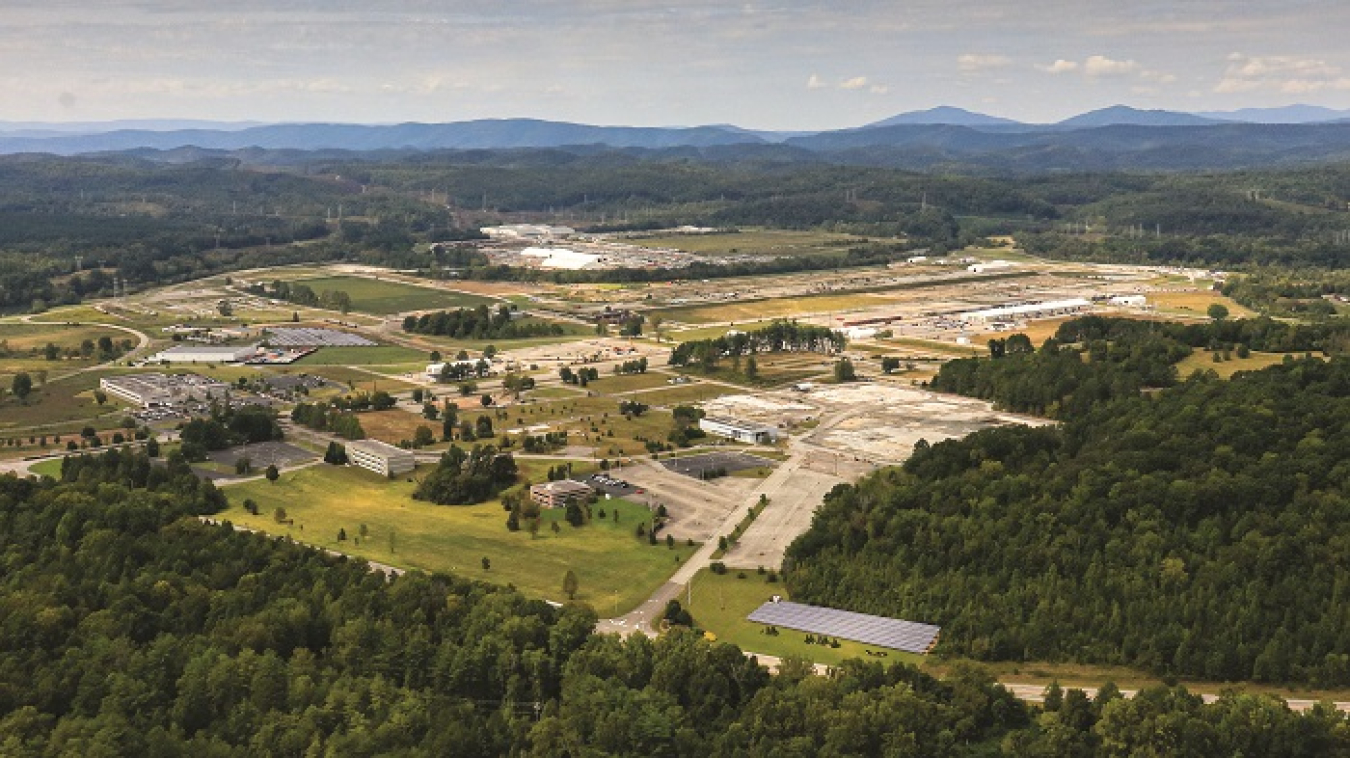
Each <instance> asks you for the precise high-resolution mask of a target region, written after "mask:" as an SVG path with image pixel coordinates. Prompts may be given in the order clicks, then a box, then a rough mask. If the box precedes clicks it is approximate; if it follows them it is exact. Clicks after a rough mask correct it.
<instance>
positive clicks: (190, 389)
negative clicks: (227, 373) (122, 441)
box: [98, 374, 230, 408]
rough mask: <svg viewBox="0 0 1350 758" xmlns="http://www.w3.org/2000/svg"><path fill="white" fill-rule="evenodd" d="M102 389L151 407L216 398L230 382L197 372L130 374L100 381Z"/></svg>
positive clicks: (221, 394) (226, 391)
mask: <svg viewBox="0 0 1350 758" xmlns="http://www.w3.org/2000/svg"><path fill="white" fill-rule="evenodd" d="M98 386H99V389H101V390H103V391H104V392H106V393H108V394H109V395H112V396H113V397H115V398H118V399H120V400H125V401H127V402H128V403H132V404H135V405H139V406H143V407H146V408H148V407H150V406H156V405H169V404H172V403H177V402H182V401H185V400H187V399H188V398H193V399H196V400H214V399H219V398H223V397H225V396H226V395H227V394H228V393H229V390H230V387H229V385H228V384H225V383H224V382H218V381H216V380H215V379H208V378H207V377H204V376H198V375H196V374H172V375H167V376H166V375H164V374H128V375H126V376H108V377H104V378H102V379H100V380H99V381H98Z"/></svg>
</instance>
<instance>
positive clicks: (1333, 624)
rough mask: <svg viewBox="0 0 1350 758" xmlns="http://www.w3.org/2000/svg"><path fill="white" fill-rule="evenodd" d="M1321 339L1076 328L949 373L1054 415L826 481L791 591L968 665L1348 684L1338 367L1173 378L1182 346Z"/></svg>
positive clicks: (1345, 386) (1285, 331)
mask: <svg viewBox="0 0 1350 758" xmlns="http://www.w3.org/2000/svg"><path fill="white" fill-rule="evenodd" d="M1340 328H1341V329H1342V330H1343V329H1344V328H1345V327H1344V325H1343V324H1342V325H1341V326H1340ZM1331 333H1332V330H1331V329H1330V328H1312V327H1296V326H1290V325H1288V324H1284V323H1281V322H1273V321H1269V320H1264V319H1263V320H1259V321H1253V322H1231V323H1216V324H1208V325H1190V326H1181V325H1165V324H1150V323H1147V322H1129V321H1124V320H1111V319H1099V318H1089V319H1081V320H1078V321H1075V322H1070V323H1068V324H1066V325H1065V326H1064V328H1063V329H1061V333H1060V335H1059V338H1058V339H1053V340H1049V341H1047V343H1046V344H1045V345H1043V346H1042V347H1041V348H1040V349H1039V350H1036V351H1028V350H1017V351H1009V352H1006V353H1004V355H1003V357H1002V358H999V359H984V360H978V361H977V360H967V361H954V362H952V363H949V364H947V366H945V367H944V368H943V369H942V371H941V373H940V374H939V375H938V377H937V378H936V379H935V380H934V386H935V387H937V388H940V389H946V390H949V391H956V392H963V393H966V394H972V395H976V396H980V397H986V398H989V399H992V400H995V401H996V402H997V403H999V404H1000V405H1002V406H1003V407H1005V408H1009V409H1014V410H1023V411H1031V412H1036V413H1044V414H1047V415H1051V416H1055V417H1057V418H1060V419H1062V420H1063V423H1062V425H1060V426H1054V427H1041V428H1030V427H1020V426H1014V427H1005V428H998V429H992V430H988V431H983V432H979V433H976V434H973V435H970V436H969V437H967V438H965V439H962V440H952V441H947V442H942V443H939V444H936V445H932V446H929V445H927V444H926V443H921V444H920V445H919V446H917V447H916V449H915V452H914V455H913V457H912V458H911V459H910V460H909V461H907V462H906V464H905V465H904V466H903V468H897V469H890V470H885V471H882V472H880V473H877V474H875V475H873V476H871V477H868V478H867V479H865V480H863V481H861V482H859V483H858V484H857V485H856V486H841V487H839V488H837V489H836V490H835V491H834V492H832V493H831V494H830V496H829V497H828V498H827V499H826V502H825V505H824V506H823V507H822V509H821V510H820V511H819V512H818V514H817V516H816V518H815V520H814V522H813V525H812V528H811V530H810V531H809V532H808V533H807V534H805V535H804V536H803V537H801V538H800V539H799V540H798V541H797V542H796V543H795V544H794V545H793V546H792V547H791V549H790V550H789V554H788V565H787V567H786V568H787V570H786V571H785V576H786V578H787V581H788V586H789V587H790V588H791V589H792V592H793V596H794V597H795V598H801V599H804V600H806V601H808V602H818V603H823V604H827V605H832V606H837V607H845V608H852V609H856V610H864V611H871V612H877V613H884V614H887V615H895V616H900V617H904V618H914V619H918V620H923V621H928V622H932V623H937V624H941V625H942V626H943V646H944V648H945V649H947V650H949V651H953V652H957V653H962V654H967V655H972V656H975V657H977V658H986V659H998V660H1007V659H1012V660H1077V661H1085V662H1092V663H1112V664H1125V665H1131V666H1137V667H1142V668H1145V669H1147V670H1150V671H1154V672H1158V673H1163V674H1167V673H1170V674H1179V675H1188V676H1196V677H1207V678H1211V679H1218V680H1239V679H1256V680H1259V681H1302V682H1313V683H1317V684H1322V685H1328V686H1333V685H1334V686H1346V685H1350V636H1347V632H1346V630H1347V629H1350V616H1347V615H1346V609H1347V605H1346V603H1345V602H1344V601H1343V598H1342V595H1343V594H1344V593H1345V592H1346V591H1347V589H1350V562H1348V561H1347V559H1346V555H1347V548H1350V544H1347V543H1346V535H1347V534H1350V436H1347V435H1348V434H1350V432H1348V431H1347V429H1348V428H1350V427H1348V426H1347V423H1348V422H1350V359H1348V358H1345V357H1338V358H1334V359H1332V360H1331V361H1329V362H1327V361H1324V360H1321V359H1317V358H1310V359H1298V360H1295V359H1293V358H1291V359H1290V360H1288V361H1286V363H1285V364H1284V365H1280V366H1273V367H1271V368H1269V369H1266V370H1264V371H1260V372H1245V373H1239V374H1237V375H1236V376H1235V377H1234V378H1233V379H1232V380H1231V381H1220V380H1218V379H1217V378H1214V377H1213V376H1212V375H1205V374H1200V373H1197V374H1196V375H1194V376H1191V377H1189V378H1185V379H1178V378H1177V377H1176V376H1175V371H1174V370H1172V368H1171V361H1172V360H1175V357H1176V356H1178V355H1184V354H1185V352H1187V351H1189V349H1190V348H1189V346H1190V345H1196V344H1198V345H1203V344H1206V343H1211V342H1213V343H1222V344H1232V343H1234V342H1238V341H1245V343H1246V344H1250V345H1252V346H1253V347H1256V346H1260V348H1261V349H1292V350H1314V349H1319V348H1320V346H1321V342H1322V341H1323V340H1325V339H1326V338H1327V337H1328V336H1329V335H1330V334H1331ZM1341 333H1342V334H1343V331H1342V332H1341ZM1069 342H1075V343H1079V344H1077V345H1073V346H1070V345H1068V344H1066V343H1069ZM1158 388H1163V389H1158ZM1141 389H1148V390H1150V391H1147V392H1141V391H1140V390H1141Z"/></svg>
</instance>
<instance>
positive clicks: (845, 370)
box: [834, 358, 858, 382]
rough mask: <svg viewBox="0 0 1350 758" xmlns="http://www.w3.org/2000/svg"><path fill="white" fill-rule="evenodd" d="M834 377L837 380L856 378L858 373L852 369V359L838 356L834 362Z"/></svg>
mask: <svg viewBox="0 0 1350 758" xmlns="http://www.w3.org/2000/svg"><path fill="white" fill-rule="evenodd" d="M834 378H835V381H839V382H851V381H854V380H856V379H857V378H858V374H857V372H856V371H854V369H853V361H851V360H849V359H848V358H840V359H839V360H838V361H835V364H834Z"/></svg>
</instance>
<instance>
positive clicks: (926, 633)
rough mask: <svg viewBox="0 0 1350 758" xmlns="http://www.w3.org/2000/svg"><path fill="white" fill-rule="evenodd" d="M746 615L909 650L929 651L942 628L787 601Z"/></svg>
mask: <svg viewBox="0 0 1350 758" xmlns="http://www.w3.org/2000/svg"><path fill="white" fill-rule="evenodd" d="M747 618H749V620H751V621H754V622H757V623H760V624H768V625H770V626H782V627H786V628H788V629H796V630H797V631H801V632H809V633H811V634H824V635H828V636H830V637H840V638H842V639H846V640H853V641H855V642H861V643H863V644H865V645H877V646H878V647H888V648H891V649H893V650H904V651H906V652H909V653H926V652H928V649H929V648H930V647H932V646H933V643H934V642H935V641H936V640H937V636H938V632H940V631H942V629H941V627H937V626H934V625H932V624H920V623H917V622H914V621H903V620H901V619H892V618H886V617H885V616H873V615H871V614H868V613H854V612H853V611H840V610H836V609H834V608H821V607H820V606H815V605H805V604H803V603H793V602H789V601H780V602H777V603H774V602H769V603H765V604H764V605H761V606H760V607H759V608H756V609H755V611H754V612H753V613H751V614H750V615H749V616H748V617H747Z"/></svg>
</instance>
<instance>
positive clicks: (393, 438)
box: [356, 406, 441, 445]
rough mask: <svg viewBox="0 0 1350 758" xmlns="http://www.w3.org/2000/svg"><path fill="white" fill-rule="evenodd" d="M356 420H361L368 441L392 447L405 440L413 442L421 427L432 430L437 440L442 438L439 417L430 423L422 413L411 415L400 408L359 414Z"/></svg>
mask: <svg viewBox="0 0 1350 758" xmlns="http://www.w3.org/2000/svg"><path fill="white" fill-rule="evenodd" d="M409 407H411V406H409ZM356 418H357V419H358V420H360V422H361V428H362V429H363V430H364V431H365V433H366V438H367V439H374V440H380V441H381V442H388V443H389V444H391V445H397V444H398V443H399V442H401V441H403V440H409V441H411V440H412V438H413V434H415V433H416V432H417V427H419V426H425V427H427V428H429V429H431V433H432V434H433V435H434V436H435V438H436V439H437V440H439V439H440V438H441V420H440V418H439V417H438V418H437V419H436V420H435V421H428V420H426V419H425V418H423V417H422V414H421V413H420V412H419V413H409V412H408V411H405V410H400V409H398V408H390V409H389V410H387V411H366V412H363V413H358V414H356Z"/></svg>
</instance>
